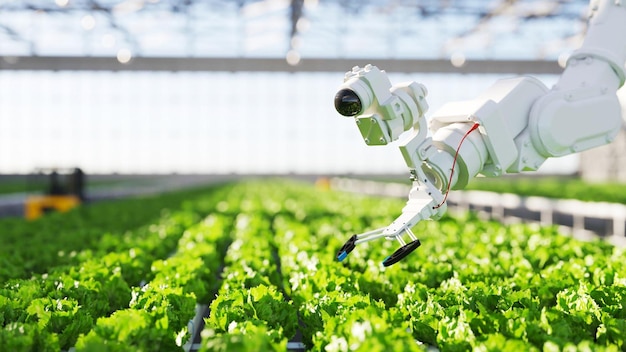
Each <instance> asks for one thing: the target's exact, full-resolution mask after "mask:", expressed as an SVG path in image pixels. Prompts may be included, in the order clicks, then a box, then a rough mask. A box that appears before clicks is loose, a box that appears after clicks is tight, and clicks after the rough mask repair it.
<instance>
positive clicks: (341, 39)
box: [0, 0, 626, 181]
mask: <svg viewBox="0 0 626 352" xmlns="http://www.w3.org/2000/svg"><path fill="white" fill-rule="evenodd" d="M587 10H588V1H587V0H559V1H543V0H491V1H487V0H420V1H403V0H364V1H346V0H236V1H227V0H125V1H121V0H0V173H2V174H5V175H9V174H11V175H15V174H19V175H26V174H31V173H34V172H35V173H36V172H38V171H37V170H39V171H41V170H51V169H57V168H58V169H68V168H69V169H72V168H76V167H78V168H81V169H82V171H83V172H85V173H86V174H87V175H107V174H124V175H131V174H132V175H136V174H141V175H167V174H201V175H216V174H217V175H233V174H237V175H249V174H315V175H320V174H324V175H337V174H339V175H341V174H382V175H387V174H397V175H405V174H406V167H405V166H404V162H403V159H402V157H401V155H400V153H399V151H398V150H397V148H396V147H395V146H393V145H392V146H387V147H366V146H365V145H364V143H363V141H362V139H361V137H360V134H359V132H358V130H357V128H356V126H355V125H354V122H353V121H352V119H349V118H344V117H341V116H339V115H338V114H337V113H336V112H335V111H334V108H333V97H334V94H335V92H336V89H337V87H338V86H339V85H340V84H341V83H342V80H343V74H344V72H345V71H348V70H350V68H351V67H352V66H355V65H361V66H363V65H365V64H367V63H372V64H375V65H377V66H378V67H380V68H381V69H385V70H386V71H387V72H388V73H390V76H391V79H392V82H394V83H398V82H401V81H407V80H414V81H418V82H420V83H423V84H424V85H426V87H427V88H428V90H429V95H428V97H427V99H428V101H429V104H430V107H431V109H430V112H431V113H432V112H434V111H436V110H437V109H438V107H440V106H441V105H443V104H444V103H445V102H448V101H453V100H463V99H470V98H473V97H475V96H476V95H477V94H478V93H479V92H481V91H482V90H484V89H486V88H487V87H488V86H490V85H491V84H493V83H494V82H495V81H496V80H497V79H499V78H505V77H510V76H515V75H522V74H523V75H533V76H535V77H537V78H539V79H541V80H542V81H543V82H544V83H546V84H547V85H548V86H550V85H552V84H553V83H555V82H556V80H557V78H558V75H559V74H560V72H561V71H562V69H563V67H564V64H565V62H566V60H567V57H568V55H569V54H570V53H571V52H572V51H573V50H575V49H576V48H577V47H578V46H579V45H580V44H581V43H582V39H583V37H584V32H585V29H586V20H587V12H588V11H587ZM625 144H626V143H624V132H623V131H622V133H621V136H620V139H618V140H617V141H616V142H614V143H613V144H612V145H611V146H608V147H605V148H599V149H597V150H593V151H590V152H586V153H583V154H582V155H575V156H570V157H565V158H560V159H553V160H549V161H548V162H546V164H545V165H544V166H543V167H542V169H541V170H540V172H541V173H548V174H555V173H556V174H566V175H577V176H582V177H583V178H586V179H588V180H594V181H618V180H625V179H626V166H625V165H626V160H624V156H623V150H624V148H625Z"/></svg>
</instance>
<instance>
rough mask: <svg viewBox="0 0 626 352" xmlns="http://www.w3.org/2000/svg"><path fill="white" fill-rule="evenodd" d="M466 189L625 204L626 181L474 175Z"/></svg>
mask: <svg viewBox="0 0 626 352" xmlns="http://www.w3.org/2000/svg"><path fill="white" fill-rule="evenodd" d="M466 189H473V190H481V191H490V192H497V193H514V194H518V195H521V196H538V197H547V198H561V199H578V200H582V201H588V202H609V203H620V204H626V184H625V183H619V182H603V183H593V182H588V181H585V180H582V179H580V178H578V177H573V176H572V177H567V176H562V177H554V176H534V177H533V176H527V177H520V176H509V177H502V178H475V179H473V180H472V181H471V182H470V183H469V184H468V186H467V187H466Z"/></svg>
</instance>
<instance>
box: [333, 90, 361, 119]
mask: <svg viewBox="0 0 626 352" xmlns="http://www.w3.org/2000/svg"><path fill="white" fill-rule="evenodd" d="M335 109H337V112H338V113H340V114H341V115H343V116H355V115H358V114H359V113H360V112H361V109H363V105H361V99H359V96H358V95H356V93H355V92H354V91H353V90H351V89H342V90H340V91H339V92H337V95H335Z"/></svg>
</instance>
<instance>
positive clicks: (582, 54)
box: [335, 0, 626, 266]
mask: <svg viewBox="0 0 626 352" xmlns="http://www.w3.org/2000/svg"><path fill="white" fill-rule="evenodd" d="M590 10H591V12H590V19H589V29H588V32H587V36H586V38H585V40H584V42H583V45H582V47H581V48H580V49H578V50H577V51H575V52H574V53H573V54H572V55H571V56H570V58H569V60H568V62H567V66H566V68H565V70H564V72H563V73H562V75H561V77H560V79H559V81H558V83H557V84H556V85H555V86H554V87H552V89H548V88H547V87H546V86H545V85H544V84H543V83H541V82H540V81H539V80H537V79H535V78H532V77H519V78H512V79H503V80H499V81H497V82H496V83H495V84H494V85H493V86H492V87H491V88H489V89H488V90H487V91H485V92H484V93H483V94H482V95H480V96H479V97H478V98H476V99H474V100H470V101H461V102H451V103H448V104H446V105H444V106H443V107H442V108H441V109H440V110H438V111H437V112H435V113H434V114H433V115H432V117H430V119H429V120H428V121H427V120H426V117H425V114H426V112H427V110H428V104H427V103H426V100H425V97H426V95H427V90H426V88H425V87H424V86H423V85H421V84H419V83H415V82H411V83H403V84H399V85H395V86H392V84H391V82H390V81H389V79H388V78H387V76H386V74H385V71H381V70H379V69H378V68H377V67H375V66H371V65H366V66H365V67H364V68H359V67H354V68H353V69H352V71H349V72H347V73H346V75H345V78H344V83H343V84H342V85H341V86H340V88H339V91H338V93H337V95H336V96H335V108H336V109H337V112H339V113H340V114H341V115H344V116H349V117H354V119H355V121H356V124H357V127H358V129H359V131H360V132H361V135H362V137H363V140H364V141H365V143H366V144H368V145H386V144H388V143H391V142H393V141H395V140H397V139H398V138H399V137H400V135H401V134H402V133H403V132H405V131H410V134H409V136H408V137H407V138H406V139H404V141H402V142H400V145H399V147H400V151H401V153H402V155H403V157H404V160H405V162H406V164H407V166H408V167H409V170H410V174H411V180H412V181H413V185H412V188H411V190H410V192H409V197H408V202H407V204H406V206H405V207H404V208H403V209H402V214H401V215H400V216H399V217H398V218H397V219H396V220H395V221H394V222H393V223H391V225H389V226H387V227H385V228H380V229H376V230H373V231H369V232H366V233H363V234H359V235H354V236H352V237H351V238H350V239H349V240H348V241H347V242H346V243H345V244H344V246H343V247H342V248H341V249H340V250H339V252H338V254H337V259H338V260H339V261H342V260H344V259H345V258H346V257H347V255H348V254H349V253H350V252H351V251H352V250H353V249H354V248H355V247H356V245H358V244H360V243H363V242H367V241H371V240H374V239H377V238H382V237H385V238H387V239H390V240H397V241H398V242H399V243H400V245H401V247H400V248H399V249H398V250H397V251H396V252H394V253H393V254H392V255H391V256H389V257H387V258H386V259H385V260H384V261H383V265H384V266H389V265H392V264H394V263H397V262H398V261H400V260H401V259H403V258H404V257H406V256H407V255H408V254H410V253H411V252H412V251H414V250H415V249H416V248H417V247H419V245H420V242H419V240H418V239H417V237H416V236H415V234H413V232H412V231H411V228H412V227H413V226H415V225H416V224H417V223H418V222H419V221H421V220H426V219H431V218H432V219H438V218H440V217H441V216H442V215H443V213H445V211H446V203H445V200H446V196H447V193H448V191H449V190H450V189H462V188H464V187H465V186H466V185H467V183H468V181H469V180H470V179H471V178H472V177H474V176H476V175H477V174H483V175H485V176H491V177H493V176H499V175H502V174H503V173H517V172H521V171H534V170H537V169H538V168H539V167H540V166H541V165H542V164H543V163H544V161H545V160H546V159H547V158H549V157H559V156H564V155H567V154H572V153H577V152H580V151H583V150H587V149H590V148H594V147H597V146H601V145H604V144H607V143H610V142H611V141H613V139H614V138H615V136H616V135H617V133H618V131H619V129H620V126H621V123H622V119H621V108H620V104H619V101H618V99H617V96H616V94H615V92H616V91H617V89H618V88H619V87H621V86H622V85H623V84H624V80H625V78H626V72H625V69H624V63H625V62H626V37H624V36H622V35H621V34H622V33H626V4H622V2H621V1H615V0H599V1H595V0H592V1H591V5H590ZM405 235H406V236H408V237H409V239H410V241H409V242H407V241H405V239H404V237H405Z"/></svg>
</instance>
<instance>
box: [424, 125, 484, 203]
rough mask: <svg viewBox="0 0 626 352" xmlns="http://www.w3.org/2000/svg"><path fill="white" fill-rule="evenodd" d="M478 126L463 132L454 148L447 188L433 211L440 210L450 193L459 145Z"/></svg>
mask: <svg viewBox="0 0 626 352" xmlns="http://www.w3.org/2000/svg"><path fill="white" fill-rule="evenodd" d="M478 126H480V124H479V123H478V122H475V123H474V125H473V126H472V128H470V129H469V130H468V131H467V132H465V135H464V136H463V138H461V141H460V142H459V146H458V147H457V148H456V153H455V154H454V160H453V161H452V170H450V179H449V180H448V188H447V189H446V194H445V195H444V197H443V200H442V201H441V203H439V204H437V205H436V206H434V207H433V209H438V208H441V206H442V205H443V204H444V203H445V202H446V199H448V193H450V186H451V185H452V175H454V167H455V166H456V159H457V158H458V157H459V150H461V145H462V144H463V142H464V141H465V138H467V136H468V135H469V134H470V133H472V131H474V130H475V129H477V128H478Z"/></svg>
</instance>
